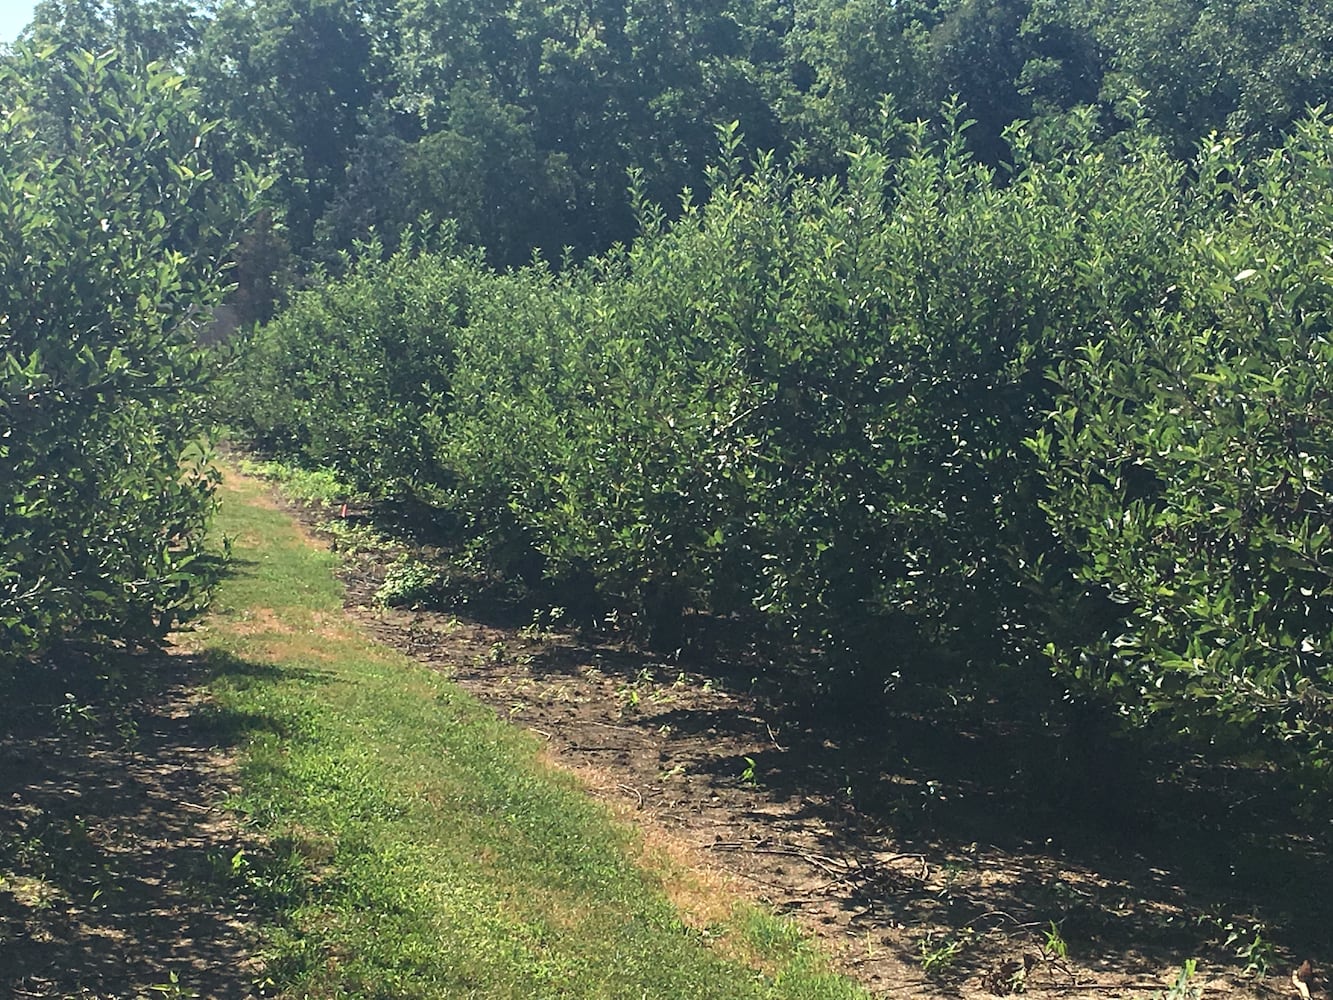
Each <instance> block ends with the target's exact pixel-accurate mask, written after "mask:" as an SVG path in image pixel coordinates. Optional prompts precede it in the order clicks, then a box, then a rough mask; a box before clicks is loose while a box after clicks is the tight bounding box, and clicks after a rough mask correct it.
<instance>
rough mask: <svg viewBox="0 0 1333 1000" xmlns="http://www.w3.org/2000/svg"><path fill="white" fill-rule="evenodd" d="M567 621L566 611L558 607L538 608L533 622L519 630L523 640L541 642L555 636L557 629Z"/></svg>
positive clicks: (533, 615)
mask: <svg viewBox="0 0 1333 1000" xmlns="http://www.w3.org/2000/svg"><path fill="white" fill-rule="evenodd" d="M564 620H565V609H564V608H562V607H559V606H558V605H553V606H552V607H549V608H537V609H536V610H535V611H533V613H532V621H531V622H530V623H528V624H527V625H524V626H523V627H522V628H521V629H519V630H518V634H519V636H520V637H521V638H523V639H534V640H537V641H541V640H543V639H549V638H551V637H552V636H553V635H554V634H555V630H556V628H557V627H558V626H559V625H560V624H561V623H562V622H563V621H564Z"/></svg>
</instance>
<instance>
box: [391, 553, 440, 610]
mask: <svg viewBox="0 0 1333 1000" xmlns="http://www.w3.org/2000/svg"><path fill="white" fill-rule="evenodd" d="M444 585H445V578H444V574H442V573H441V572H440V571H439V570H437V569H435V568H434V567H432V566H427V565H426V564H425V563H422V562H417V561H416V560H412V559H408V558H406V557H404V558H402V559H400V560H399V561H398V562H396V563H394V564H393V565H392V566H390V567H389V570H388V572H387V573H385V575H384V582H383V583H382V584H380V586H379V589H378V590H376V591H375V603H377V604H379V605H380V606H381V607H385V608H414V607H420V606H422V605H425V604H433V603H436V602H438V601H439V599H440V597H441V595H442V593H443V590H444Z"/></svg>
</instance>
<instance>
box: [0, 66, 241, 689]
mask: <svg viewBox="0 0 1333 1000" xmlns="http://www.w3.org/2000/svg"><path fill="white" fill-rule="evenodd" d="M0 105H3V115H0V470H3V473H2V474H0V666H6V665H13V664H15V663H17V662H19V661H21V660H23V659H25V658H28V657H31V656H33V655H35V654H38V653H40V652H41V651H43V650H44V649H47V648H48V647H50V646H51V645H52V644H53V643H57V642H63V641H72V640H89V641H100V640H105V639H116V640H127V641H131V642H135V641H146V640H152V639H155V638H158V637H160V636H162V635H163V634H165V632H166V631H167V630H168V629H169V628H170V627H171V626H172V625H173V623H175V622H176V621H178V620H179V619H180V618H182V617H184V616H186V615H188V614H190V613H192V612H194V611H196V610H198V609H199V607H200V606H201V603H202V601H203V597H204V594H205V592H206V590H207V582H208V577H209V574H208V573H207V572H204V571H203V563H202V561H201V557H202V555H203V530H204V527H205V522H206V520H207V516H208V513H209V512H210V510H211V509H212V508H211V503H212V501H211V496H212V487H213V475H214V474H213V473H212V471H211V470H210V467H209V463H208V454H207V452H208V445H207V438H206V437H205V433H204V422H203V412H202V411H203V407H202V405H201V403H202V399H203V396H202V385H203V381H204V378H205V374H206V372H207V370H208V367H207V365H206V364H205V362H204V359H203V357H202V356H201V355H200V354H199V352H197V351H196V350H195V349H194V331H193V327H192V325H191V322H192V317H194V316H197V315H201V314H202V313H203V312H206V311H207V309H208V307H209V306H210V304H212V303H214V302H216V301H217V300H218V298H219V296H220V293H221V291H222V288H223V281H222V277H223V273H222V272H223V269H222V262H223V260H224V259H225V257H224V254H225V247H226V242H227V241H226V238H225V235H224V234H225V233H226V232H227V230H228V229H229V225H230V223H229V220H231V219H234V218H238V217H239V215H240V212H239V209H240V207H241V206H242V204H243V201H244V199H243V198H241V197H239V196H238V195H239V191H240V187H238V186H236V185H232V184H227V185H222V184H220V183H218V182H217V181H215V180H214V178H213V177H212V175H211V173H210V172H209V170H208V163H207V149H208V141H207V134H208V131H209V126H207V125H206V124H205V123H204V122H203V121H202V120H200V118H199V117H198V116H197V115H196V114H195V112H194V110H193V105H194V102H193V99H192V98H191V96H190V94H189V92H188V91H187V89H186V88H185V87H184V86H183V83H182V81H181V79H180V78H178V77H176V76H174V75H172V74H171V73H169V72H168V71H166V70H165V69H163V68H162V67H157V66H148V67H144V66H137V67H136V66H127V65H123V64H122V63H121V62H120V61H119V60H118V59H117V58H116V57H115V56H113V55H111V54H105V55H100V56H94V55H92V54H90V53H86V52H61V51H59V50H54V49H53V50H49V51H43V52H34V51H31V50H28V49H21V50H19V51H18V52H16V53H13V54H9V55H6V57H5V61H4V65H3V67H2V68H0Z"/></svg>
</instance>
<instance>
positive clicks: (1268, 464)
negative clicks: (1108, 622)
mask: <svg viewBox="0 0 1333 1000" xmlns="http://www.w3.org/2000/svg"><path fill="white" fill-rule="evenodd" d="M1197 171H1198V174H1199V177H1200V179H1199V182H1198V184H1197V185H1196V186H1195V188H1194V189H1193V190H1192V191H1191V209H1192V210H1193V211H1194V212H1195V213H1197V214H1198V215H1199V216H1201V217H1203V219H1205V220H1207V221H1206V225H1205V227H1204V228H1203V229H1202V230H1201V231H1200V232H1197V233H1196V234H1194V235H1193V237H1192V238H1190V239H1188V240H1187V242H1186V244H1185V254H1186V261H1185V267H1184V268H1183V269H1182V271H1181V273H1180V277H1179V279H1178V281H1176V282H1173V283H1172V284H1171V285H1170V286H1169V287H1166V288H1163V289H1162V290H1161V292H1162V294H1161V297H1160V299H1159V300H1158V301H1157V302H1156V303H1154V304H1153V305H1152V306H1151V308H1149V309H1146V310H1144V311H1143V312H1142V313H1141V314H1140V315H1138V316H1136V317H1134V320H1135V322H1133V323H1130V322H1117V323H1111V324H1108V325H1107V326H1106V328H1105V329H1104V330H1103V331H1102V332H1101V333H1100V335H1099V336H1098V337H1097V338H1096V339H1095V340H1094V341H1093V342H1091V343H1089V344H1088V345H1087V346H1086V347H1085V348H1084V349H1083V350H1082V351H1081V352H1080V354H1079V356H1078V357H1077V358H1075V359H1071V360H1070V361H1068V362H1067V363H1065V364H1063V365H1061V366H1060V367H1059V368H1058V370H1057V373H1056V379H1057V381H1058V383H1059V385H1060V387H1061V390H1062V391H1061V396H1060V398H1059V400H1058V401H1057V403H1056V407H1055V409H1054V410H1053V412H1052V414H1051V425H1050V428H1049V429H1048V430H1043V431H1042V432H1041V433H1040V434H1039V435H1038V437H1037V438H1036V439H1035V440H1034V442H1033V446H1034V449H1035V450H1036V453H1037V454H1038V455H1039V456H1040V457H1041V459H1042V461H1043V465H1044V469H1045V472H1046V475H1047V477H1048V479H1049V481H1050V484H1051V486H1052V487H1053V495H1052V497H1051V499H1050V500H1049V501H1048V503H1047V505H1046V506H1047V509H1048V511H1049V513H1050V515H1051V520H1052V523H1053V524H1054V525H1055V526H1056V528H1057V529H1058V530H1059V531H1060V533H1061V535H1062V537H1063V538H1065V539H1066V540H1067V541H1068V542H1069V544H1070V545H1071V547H1072V548H1074V549H1075V550H1076V551H1077V552H1078V554H1079V555H1080V557H1081V564H1080V566H1079V570H1078V572H1079V577H1080V579H1081V580H1083V581H1084V582H1085V583H1086V584H1087V585H1088V586H1089V587H1090V588H1092V589H1100V590H1102V591H1103V592H1104V593H1105V594H1106V595H1107V597H1108V598H1109V599H1110V600H1111V601H1113V602H1114V603H1115V605H1116V606H1117V607H1119V608H1120V609H1121V615H1122V617H1121V620H1120V621H1118V622H1117V623H1116V626H1115V628H1113V629H1111V630H1109V631H1107V632H1106V633H1105V634H1104V635H1103V636H1102V637H1101V638H1102V640H1103V641H1102V642H1101V643H1100V644H1098V645H1095V646H1092V647H1085V648H1083V649H1079V648H1077V647H1075V648H1069V647H1068V646H1064V647H1063V648H1060V649H1059V651H1058V654H1057V655H1058V657H1059V660H1060V661H1061V662H1062V663H1063V664H1067V665H1068V668H1069V669H1071V670H1073V671H1074V672H1075V673H1076V674H1078V675H1079V676H1080V677H1081V678H1082V679H1083V680H1085V681H1087V682H1089V683H1091V684H1094V685H1097V686H1100V687H1102V688H1103V689H1104V690H1106V691H1108V692H1109V693H1111V694H1112V696H1113V697H1115V698H1116V699H1117V700H1118V701H1119V702H1121V703H1122V704H1123V705H1124V706H1125V708H1126V709H1127V710H1129V711H1132V712H1133V713H1134V714H1135V715H1138V716H1142V715H1148V714H1151V713H1156V712H1166V713H1170V714H1171V716H1172V717H1173V718H1174V719H1176V721H1177V723H1178V724H1180V725H1189V726H1191V727H1192V728H1196V729H1199V728H1202V730H1203V731H1204V732H1211V730H1212V728H1213V727H1215V726H1216V725H1217V724H1218V722H1221V723H1229V724H1233V725H1234V726H1236V727H1237V728H1238V731H1239V732H1240V733H1244V734H1252V733H1253V732H1255V731H1256V730H1257V731H1261V732H1266V733H1268V734H1270V735H1275V736H1278V737H1281V738H1284V739H1287V740H1290V741H1292V742H1293V743H1294V744H1295V745H1296V746H1297V747H1298V748H1299V749H1300V750H1301V751H1303V752H1304V754H1305V755H1306V756H1307V758H1309V757H1313V758H1314V759H1316V760H1322V761H1324V762H1325V763H1327V762H1328V761H1329V760H1330V751H1331V750H1333V743H1330V722H1331V721H1333V664H1330V652H1331V651H1333V540H1331V539H1330V534H1331V533H1333V500H1331V499H1330V491H1331V490H1333V326H1331V325H1330V319H1329V317H1330V314H1331V310H1333V281H1331V280H1330V279H1331V278H1333V183H1331V182H1333V132H1331V131H1330V125H1329V122H1328V120H1327V119H1325V118H1311V119H1309V120H1307V121H1305V122H1304V123H1302V124H1301V126H1300V127H1299V128H1298V129H1297V130H1296V132H1295V133H1294V134H1293V135H1292V137H1291V138H1290V139H1288V140H1287V142H1286V143H1285V144H1284V145H1283V146H1282V147H1281V149H1279V150H1278V151H1276V152H1274V153H1273V154H1271V155H1270V156H1268V157H1267V158H1266V159H1263V160H1260V161H1258V162H1252V163H1247V162H1246V161H1245V160H1244V159H1243V158H1241V157H1239V156H1238V155H1237V154H1236V152H1235V149H1234V146H1233V145H1232V144H1230V143H1216V144H1212V145H1210V146H1209V148H1207V149H1206V150H1205V151H1204V153H1203V155H1202V156H1201V157H1200V159H1199V161H1198V165H1197Z"/></svg>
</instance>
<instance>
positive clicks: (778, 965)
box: [198, 474, 865, 1000]
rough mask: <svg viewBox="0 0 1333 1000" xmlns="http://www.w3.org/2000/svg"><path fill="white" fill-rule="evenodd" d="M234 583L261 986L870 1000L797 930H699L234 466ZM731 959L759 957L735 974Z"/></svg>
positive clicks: (517, 738)
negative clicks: (379, 624) (408, 648)
mask: <svg viewBox="0 0 1333 1000" xmlns="http://www.w3.org/2000/svg"><path fill="white" fill-rule="evenodd" d="M222 499H223V505H222V510H221V513H220V516H219V520H218V528H219V530H220V531H221V532H222V533H224V535H225V537H227V538H229V539H230V540H231V544H232V551H233V555H234V558H235V564H234V571H233V574H232V576H231V577H230V578H229V579H228V580H227V581H226V582H225V584H224V586H223V589H222V591H221V593H220V595H219V600H218V604H217V610H216V612H215V613H214V615H213V616H212V617H211V618H210V620H209V622H208V625H207V627H206V628H205V629H204V630H203V631H202V632H201V634H200V638H199V640H198V641H199V642H200V643H201V644H202V650H201V652H202V653H203V655H205V656H206V657H207V658H208V659H209V660H210V661H211V663H212V666H213V669H214V670H215V671H216V679H215V680H214V682H213V692H214V698H215V711H216V712H217V714H218V723H219V725H220V726H223V727H225V728H227V729H229V730H230V734H231V735H232V736H233V737H234V738H236V739H237V740H238V741H239V745H240V746H241V748H242V751H241V754H240V757H241V762H240V776H239V780H240V785H241V791H240V793H239V794H238V796H237V799H236V803H235V804H236V807H237V809H238V810H239V811H240V813H241V814H242V815H243V816H244V817H246V819H247V821H248V822H250V823H252V824H253V825H254V826H255V827H257V828H258V829H259V830H260V831H261V832H262V833H263V835H264V838H265V840H266V842H267V844H268V847H267V848H266V849H265V850H264V851H263V852H261V854H262V856H260V854H256V855H254V856H245V855H239V856H237V857H236V858H234V859H232V868H233V869H234V874H235V876H236V877H237V878H238V879H240V880H242V881H243V882H244V884H245V885H246V887H247V891H248V892H250V893H251V894H257V895H259V896H261V897H264V899H265V900H266V902H267V904H268V908H269V912H270V913H271V914H272V917H271V919H270V922H269V926H268V927H267V928H266V929H265V932H264V939H265V945H264V948H265V955H264V957H265V958H266V960H267V976H268V983H267V987H266V988H267V991H268V992H269V993H272V994H275V995H281V996H291V997H298V996H299V997H385V998H387V997H394V998H407V997H428V998H445V997H487V998H504V997H515V998H519V997H521V998H524V1000H530V998H533V997H575V998H578V997H616V998H620V997H624V998H634V1000H642V998H644V997H650V998H668V997H681V998H698V997H718V998H729V1000H730V998H746V997H764V998H777V997H783V998H788V997H790V998H806V997H809V998H821V1000H822V998H829V1000H831V998H853V997H863V996H865V994H864V993H863V992H862V991H860V990H859V989H858V988H856V987H855V986H854V985H852V984H851V983H850V982H848V981H847V980H845V979H842V978H840V977H838V976H836V975H833V974H832V973H830V972H829V971H828V968H827V966H826V964H825V962H824V961H823V958H822V956H820V955H819V954H818V953H817V952H816V951H815V950H814V949H813V948H812V947H811V946H810V945H809V944H808V943H807V942H805V941H804V940H803V939H802V938H801V936H800V935H799V934H798V933H796V932H795V930H794V929H793V928H792V927H791V925H789V924H787V923H786V922H785V921H783V920H781V919H779V918H776V917H774V916H772V915H770V914H766V913H763V912H762V911H758V910H756V909H755V908H753V907H749V906H743V905H738V906H736V907H734V908H730V912H729V915H728V916H727V917H726V918H724V919H723V920H721V921H720V922H718V923H717V924H715V925H714V926H710V927H693V928H692V927H691V926H689V923H687V921H686V920H684V919H682V915H681V914H680V913H678V912H677V911H676V910H675V909H673V907H672V905H671V904H670V903H669V902H668V901H667V895H666V891H665V886H664V883H663V879H664V878H673V877H688V873H681V872H676V873H675V874H674V875H673V874H672V873H671V872H670V871H669V870H668V868H669V866H661V865H657V866H652V869H651V870H645V869H644V868H643V867H641V866H640V865H639V864H637V863H636V862H635V860H634V859H635V858H636V857H637V858H640V859H642V858H643V857H644V852H643V850H642V847H641V844H640V842H639V840H638V839H637V837H636V835H635V834H634V833H633V832H632V831H631V830H630V829H629V828H627V827H625V826H623V825H620V824H617V823H615V822H614V821H613V820H612V819H611V818H610V816H609V814H608V813H607V811H606V810H605V809H604V808H602V807H600V806H599V805H597V804H596V803H594V802H592V801H591V800H590V799H589V798H588V797H587V796H586V795H585V794H584V793H583V792H582V791H581V790H580V789H579V788H578V787H577V786H576V784H575V782H574V780H573V779H572V778H569V777H568V776H566V775H564V774H562V773H560V772H557V771H553V770H552V769H551V768H549V767H545V766H543V765H542V764H541V763H540V762H539V761H538V759H537V750H538V747H537V745H536V741H535V740H533V739H532V738H530V737H529V736H528V735H527V734H524V733H521V732H519V731H516V730H515V729H513V728H512V727H510V726H507V725H505V724H503V723H502V722H500V721H499V720H498V719H497V718H496V716H495V714H494V712H493V711H491V710H490V709H488V708H486V707H485V706H483V705H481V704H480V703H478V702H476V701H475V700H473V699H472V698H470V697H469V696H467V695H466V694H464V693H463V692H462V691H461V690H460V689H458V688H457V687H455V686H454V685H452V684H450V683H449V682H447V681H446V680H445V679H443V678H442V677H440V676H438V675H437V674H435V673H432V672H431V671H429V670H427V669H425V668H422V667H420V666H418V665H417V664H415V663H413V662H412V661H411V660H408V659H406V658H405V657H402V656H400V655H398V654H397V653H395V652H393V651H392V650H389V649H387V648H385V647H383V646H381V645H377V644H376V643H374V642H372V641H370V640H369V639H368V638H367V637H366V636H365V635H364V634H363V633H362V632H360V631H359V630H358V629H357V628H355V627H354V626H353V625H351V624H350V623H349V622H348V621H347V619H346V618H345V617H344V616H343V614H342V608H341V596H340V590H339V587H338V585H337V583H336V582H335V580H334V576H333V571H334V557H333V556H332V555H331V554H329V553H327V552H325V551H322V550H321V549H320V548H319V547H317V546H313V545H312V544H311V543H310V542H309V541H308V540H307V539H306V538H304V537H303V536H302V535H301V534H300V532H299V530H298V528H297V527H296V526H295V525H294V524H293V522H292V521H291V519H290V518H289V517H288V516H287V515H286V514H284V513H282V512H280V511H277V510H274V509H272V507H271V506H270V505H268V504H266V503H265V501H264V493H263V488H262V487H261V486H260V485H259V484H257V483H256V482H254V481H252V480H247V479H245V478H243V477H240V476H237V475H234V474H233V475H229V477H228V480H227V483H226V484H225V485H224V488H223V491H222ZM738 956H743V959H744V960H742V959H741V958H739V957H738Z"/></svg>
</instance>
